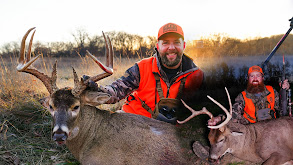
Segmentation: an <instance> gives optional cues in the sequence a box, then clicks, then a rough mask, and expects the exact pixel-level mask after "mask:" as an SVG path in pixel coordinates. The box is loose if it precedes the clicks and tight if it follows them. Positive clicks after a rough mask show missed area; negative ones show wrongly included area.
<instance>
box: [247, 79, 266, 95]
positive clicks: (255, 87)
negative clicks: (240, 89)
mask: <svg viewBox="0 0 293 165" xmlns="http://www.w3.org/2000/svg"><path fill="white" fill-rule="evenodd" d="M246 90H247V92H249V93H252V94H256V93H261V92H263V91H264V90H265V84H264V83H263V81H262V82H259V83H258V84H252V83H250V82H248V84H247V88H246Z"/></svg>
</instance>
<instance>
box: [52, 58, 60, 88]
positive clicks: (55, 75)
mask: <svg viewBox="0 0 293 165" xmlns="http://www.w3.org/2000/svg"><path fill="white" fill-rule="evenodd" d="M56 80H57V60H56V61H55V64H54V65H53V71H52V76H51V85H52V90H53V92H54V91H56V90H58V87H57V85H56Z"/></svg>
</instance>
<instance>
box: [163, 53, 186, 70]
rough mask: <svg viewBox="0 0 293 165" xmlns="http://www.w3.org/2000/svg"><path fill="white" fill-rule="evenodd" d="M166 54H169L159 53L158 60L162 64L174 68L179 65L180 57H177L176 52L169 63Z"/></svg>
mask: <svg viewBox="0 0 293 165" xmlns="http://www.w3.org/2000/svg"><path fill="white" fill-rule="evenodd" d="M167 54H169V53H163V54H161V53H160V59H161V62H162V64H165V65H166V66H168V67H174V66H176V65H178V64H179V63H180V61H181V58H182V55H179V53H178V52H176V55H177V56H176V58H175V60H174V61H169V60H168V58H167Z"/></svg>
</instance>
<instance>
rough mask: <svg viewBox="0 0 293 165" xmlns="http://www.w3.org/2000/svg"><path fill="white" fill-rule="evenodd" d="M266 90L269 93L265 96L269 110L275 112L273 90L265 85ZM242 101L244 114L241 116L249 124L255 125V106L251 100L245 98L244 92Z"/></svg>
mask: <svg viewBox="0 0 293 165" xmlns="http://www.w3.org/2000/svg"><path fill="white" fill-rule="evenodd" d="M266 88H267V90H268V91H269V92H270V94H269V95H268V96H267V100H268V102H269V104H268V107H266V108H270V109H271V110H273V111H275V109H274V107H275V94H274V89H273V87H272V86H269V85H267V86H266ZM242 95H243V98H244V101H245V107H244V114H243V116H244V117H245V118H246V119H247V120H248V121H249V122H250V123H255V122H256V121H257V120H256V111H255V106H254V104H253V102H252V100H251V99H249V98H247V97H246V92H245V91H243V92H242Z"/></svg>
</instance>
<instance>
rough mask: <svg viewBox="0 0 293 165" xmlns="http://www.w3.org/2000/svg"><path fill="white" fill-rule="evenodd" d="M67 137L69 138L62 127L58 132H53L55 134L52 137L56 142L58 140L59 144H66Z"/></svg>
mask: <svg viewBox="0 0 293 165" xmlns="http://www.w3.org/2000/svg"><path fill="white" fill-rule="evenodd" d="M67 138H68V135H67V133H66V132H64V131H62V130H61V129H59V130H57V131H56V132H53V135H52V139H53V140H54V141H55V142H57V144H59V145H62V144H65V142H66V140H67Z"/></svg>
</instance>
